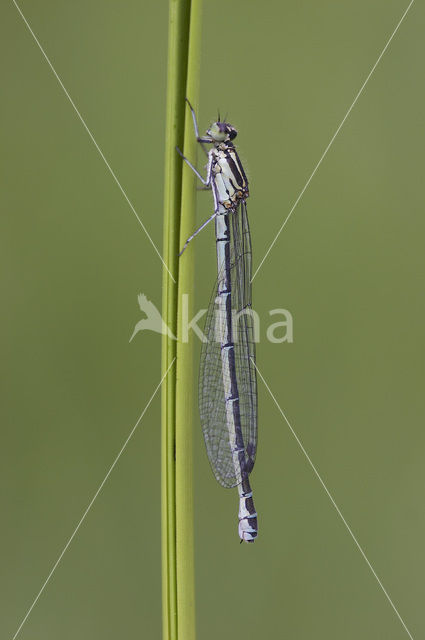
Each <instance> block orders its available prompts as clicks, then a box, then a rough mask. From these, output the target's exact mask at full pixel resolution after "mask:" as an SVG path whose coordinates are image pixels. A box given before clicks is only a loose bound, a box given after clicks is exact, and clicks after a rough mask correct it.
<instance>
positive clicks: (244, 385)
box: [178, 102, 258, 542]
mask: <svg viewBox="0 0 425 640" xmlns="http://www.w3.org/2000/svg"><path fill="white" fill-rule="evenodd" d="M188 104H189V107H190V109H191V112H192V117H193V124H194V128H195V134H196V138H197V140H198V142H199V143H200V144H201V145H203V144H204V143H207V144H212V145H213V147H212V148H211V149H210V151H209V152H208V165H207V177H206V179H204V178H203V177H202V175H201V174H200V173H199V172H198V171H197V169H195V167H194V166H193V165H192V164H191V163H190V162H189V160H188V159H187V158H185V157H184V156H183V154H182V153H181V152H180V150H178V151H179V153H180V155H182V157H183V159H184V160H185V162H186V163H187V164H188V165H189V166H190V168H191V169H192V170H193V171H194V172H195V173H196V175H197V176H198V178H199V179H200V180H201V181H202V183H203V184H204V185H205V187H206V188H208V189H211V190H212V193H213V198H214V213H213V214H212V215H211V216H210V218H208V220H207V221H206V222H204V224H203V225H201V227H199V229H197V231H195V233H194V234H193V235H192V236H190V237H189V238H188V239H187V241H186V243H185V245H184V247H183V250H182V251H181V253H183V251H184V249H185V248H186V246H187V244H188V243H189V242H190V241H191V240H192V239H193V238H194V237H195V236H196V235H197V233H199V231H201V229H203V228H204V227H205V226H206V225H207V224H208V222H210V221H211V220H213V219H215V231H216V243H217V268H218V278H217V283H216V285H215V287H214V290H213V294H212V297H211V301H210V304H209V308H208V313H207V318H206V323H205V335H206V338H207V341H206V342H205V343H204V344H203V347H202V353H201V365H200V376H199V410H200V416H201V423H202V429H203V433H204V440H205V445H206V448H207V453H208V458H209V460H210V463H211V467H212V470H213V472H214V475H215V477H216V478H217V480H218V482H220V484H222V485H223V486H224V487H234V486H237V487H238V491H239V537H240V538H241V541H242V540H244V541H245V542H254V540H255V538H256V537H257V534H258V525H257V513H256V511H255V507H254V502H253V498H252V490H251V487H250V482H249V474H250V473H251V471H252V469H253V467H254V462H255V454H256V450H257V383H256V375H255V365H254V361H255V345H254V336H253V333H254V332H253V316H252V312H251V273H252V269H251V236H250V232H249V224H248V216H247V210H246V199H247V198H248V196H249V191H248V181H247V178H246V175H245V172H244V170H243V167H242V163H241V161H240V158H239V156H238V154H237V151H236V149H235V147H234V144H233V142H232V141H233V140H234V138H235V137H236V135H237V131H236V129H235V128H234V127H232V126H231V125H230V124H229V123H227V122H223V121H221V120H220V118H218V121H217V122H214V123H213V124H212V125H211V127H210V128H209V129H208V131H207V132H206V135H205V136H202V137H200V136H199V131H198V124H197V121H196V116H195V113H194V111H193V108H192V106H191V105H190V103H189V102H188ZM180 255H181V254H180Z"/></svg>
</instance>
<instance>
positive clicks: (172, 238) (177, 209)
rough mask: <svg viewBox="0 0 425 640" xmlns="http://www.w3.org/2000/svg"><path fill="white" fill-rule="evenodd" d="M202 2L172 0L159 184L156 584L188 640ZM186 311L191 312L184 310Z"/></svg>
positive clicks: (169, 628)
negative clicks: (195, 110) (188, 339)
mask: <svg viewBox="0 0 425 640" xmlns="http://www.w3.org/2000/svg"><path fill="white" fill-rule="evenodd" d="M200 28H201V25H200V0H192V2H190V0H170V5H169V49H168V80H167V122H166V149H165V182H164V248H163V257H164V261H165V263H166V265H167V267H168V269H169V270H170V271H171V273H172V274H173V276H174V278H175V279H176V281H174V280H173V278H172V277H171V276H170V274H169V272H168V270H167V269H165V268H164V270H163V318H164V320H165V322H166V324H167V326H168V327H169V328H170V330H171V332H172V333H173V334H174V335H177V336H178V337H179V340H178V341H177V342H176V341H175V340H172V339H170V338H169V337H168V336H164V337H163V343H162V371H163V374H164V373H165V372H166V371H167V370H168V368H169V367H170V365H172V363H174V365H172V366H171V369H170V371H169V373H168V375H167V376H166V378H165V380H164V383H163V386H162V432H161V437H162V445H161V461H162V464H161V469H162V470H161V501H162V584H163V592H162V593H163V637H164V640H192V639H193V638H194V637H195V624H194V618H195V615H194V579H193V500H192V435H191V431H192V386H193V366H192V344H191V343H188V344H183V343H181V341H180V338H181V328H180V327H181V322H178V318H179V317H181V309H182V305H181V302H180V301H181V300H182V294H183V293H187V294H189V298H188V300H189V309H190V305H191V303H192V299H193V249H192V248H189V250H188V251H186V252H185V254H184V259H182V260H180V261H179V259H178V252H179V247H180V246H181V244H182V243H181V238H182V237H183V238H184V239H185V238H186V236H188V235H190V233H191V231H192V229H193V224H194V218H195V197H196V190H195V186H194V180H193V177H192V176H191V175H190V174H189V172H187V171H183V170H182V161H181V159H180V158H179V156H178V154H177V152H176V146H179V147H180V148H183V149H184V150H185V153H188V154H191V157H192V158H194V157H195V153H196V149H195V147H196V144H195V142H194V136H193V130H191V129H190V128H189V119H190V126H191V125H192V121H191V118H190V113H189V118H188V117H187V115H188V110H187V108H186V104H185V100H184V99H185V96H186V95H188V96H190V97H191V99H192V100H194V102H195V104H196V102H197V97H198V87H199V56H200V52H199V48H200ZM189 313H190V311H189Z"/></svg>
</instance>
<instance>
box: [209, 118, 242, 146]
mask: <svg viewBox="0 0 425 640" xmlns="http://www.w3.org/2000/svg"><path fill="white" fill-rule="evenodd" d="M237 135H238V132H237V131H236V129H235V127H232V125H231V124H229V123H228V122H220V121H218V122H214V123H213V124H212V125H211V126H210V128H209V129H208V131H207V136H210V138H212V139H213V140H214V142H228V141H229V140H234V139H235V138H236V136H237Z"/></svg>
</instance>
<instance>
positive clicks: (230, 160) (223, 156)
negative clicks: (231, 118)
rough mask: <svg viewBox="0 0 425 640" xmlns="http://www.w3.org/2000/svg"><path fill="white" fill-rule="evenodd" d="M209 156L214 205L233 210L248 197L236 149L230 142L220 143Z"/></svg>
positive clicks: (246, 184) (246, 183) (245, 181)
mask: <svg viewBox="0 0 425 640" xmlns="http://www.w3.org/2000/svg"><path fill="white" fill-rule="evenodd" d="M209 154H210V156H211V178H212V182H213V184H214V186H213V190H214V196H215V200H216V203H215V204H216V205H217V204H222V205H223V206H224V207H225V208H226V209H233V210H235V209H236V208H237V207H238V205H239V203H240V201H241V200H246V199H247V198H248V196H249V191H248V181H247V179H246V175H245V172H244V170H243V167H242V164H241V161H240V160H239V156H238V154H237V152H236V149H235V147H234V146H233V144H232V143H231V142H227V143H224V142H221V143H220V144H219V145H218V146H216V147H213V148H212V149H211V150H210V152H209ZM214 187H215V188H214Z"/></svg>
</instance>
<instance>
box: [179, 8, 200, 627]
mask: <svg viewBox="0 0 425 640" xmlns="http://www.w3.org/2000/svg"><path fill="white" fill-rule="evenodd" d="M201 4H202V3H201V0H192V3H191V11H190V30H189V34H190V35H189V53H188V66H187V83H186V96H187V97H188V98H189V99H190V101H191V102H192V104H193V105H194V107H195V108H196V107H197V104H198V96H199V81H200V57H201V52H200V49H201ZM197 147H198V144H197V142H196V139H195V136H194V132H193V121H192V117H191V114H190V112H189V109H188V108H187V106H186V119H185V132H184V146H183V152H184V154H185V156H186V157H188V158H193V160H195V159H196V153H197ZM181 203H182V204H181V214H180V215H181V217H180V247H182V246H183V244H184V242H185V241H186V239H187V238H188V236H189V235H190V234H191V233H193V230H194V228H195V220H196V177H195V175H194V174H193V171H191V170H190V168H189V167H188V166H187V165H186V164H184V165H183V176H182V200H181ZM194 271H195V265H194V246H190V245H189V246H188V247H187V249H186V250H185V252H184V254H183V255H182V257H181V259H180V264H179V278H178V305H179V307H178V316H177V317H178V324H177V337H178V342H177V387H176V549H177V629H178V638H179V640H183V639H184V640H194V638H195V587H194V552H193V455H192V441H193V434H192V429H193V425H192V422H193V389H194V387H195V385H194V375H193V333H192V332H191V334H190V335H189V336H188V338H189V341H183V340H182V338H183V337H185V336H182V330H183V328H184V324H185V320H186V324H187V319H189V320H190V318H191V317H192V316H193V307H194V305H193V301H194ZM183 296H185V299H184V298H183Z"/></svg>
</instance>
